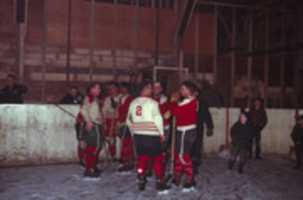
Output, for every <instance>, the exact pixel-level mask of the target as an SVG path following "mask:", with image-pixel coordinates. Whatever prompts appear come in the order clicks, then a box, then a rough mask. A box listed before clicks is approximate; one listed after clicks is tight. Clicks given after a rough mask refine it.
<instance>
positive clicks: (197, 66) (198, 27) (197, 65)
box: [194, 13, 200, 79]
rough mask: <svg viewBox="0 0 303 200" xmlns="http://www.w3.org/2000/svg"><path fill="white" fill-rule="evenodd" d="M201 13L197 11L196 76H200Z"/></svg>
mask: <svg viewBox="0 0 303 200" xmlns="http://www.w3.org/2000/svg"><path fill="white" fill-rule="evenodd" d="M199 23H200V14H199V13H196V17H195V65H194V67H195V68H194V69H195V70H194V71H195V78H196V79H197V78H198V74H199V65H200V24H199Z"/></svg>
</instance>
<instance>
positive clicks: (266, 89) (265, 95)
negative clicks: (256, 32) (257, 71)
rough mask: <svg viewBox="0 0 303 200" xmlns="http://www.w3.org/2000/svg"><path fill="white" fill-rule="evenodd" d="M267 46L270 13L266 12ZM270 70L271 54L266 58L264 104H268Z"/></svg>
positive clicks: (267, 44) (267, 41)
mask: <svg viewBox="0 0 303 200" xmlns="http://www.w3.org/2000/svg"><path fill="white" fill-rule="evenodd" d="M265 48H266V49H268V48H269V13H268V12H266V14H265ZM268 71H269V55H268V54H266V55H265V58H264V106H265V107H267V106H268Z"/></svg>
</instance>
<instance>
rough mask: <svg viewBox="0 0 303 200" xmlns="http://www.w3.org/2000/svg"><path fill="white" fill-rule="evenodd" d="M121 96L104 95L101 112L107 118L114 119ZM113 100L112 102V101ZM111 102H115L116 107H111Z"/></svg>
mask: <svg viewBox="0 0 303 200" xmlns="http://www.w3.org/2000/svg"><path fill="white" fill-rule="evenodd" d="M120 100H121V97H120V95H117V96H115V97H110V96H109V97H106V98H105V100H104V103H103V107H102V114H103V116H104V117H105V118H107V119H115V118H117V115H118V112H117V111H118V110H117V108H118V105H119V104H120ZM112 101H113V102H112ZM112 103H114V104H116V108H114V107H113V105H112Z"/></svg>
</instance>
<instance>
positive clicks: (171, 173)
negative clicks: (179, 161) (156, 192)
mask: <svg viewBox="0 0 303 200" xmlns="http://www.w3.org/2000/svg"><path fill="white" fill-rule="evenodd" d="M175 145H176V118H175V117H173V118H172V138H171V147H170V150H171V152H170V169H169V174H168V175H167V176H166V178H165V182H166V183H168V182H170V180H171V179H172V178H173V177H174V170H175V169H174V167H175Z"/></svg>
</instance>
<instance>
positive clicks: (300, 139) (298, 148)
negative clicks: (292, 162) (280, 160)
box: [291, 115, 303, 169]
mask: <svg viewBox="0 0 303 200" xmlns="http://www.w3.org/2000/svg"><path fill="white" fill-rule="evenodd" d="M291 139H292V140H293V142H294V144H295V152H296V166H295V167H294V168H295V169H300V168H301V163H302V155H303V115H301V116H299V117H298V119H297V123H296V125H295V126H294V128H293V130H292V133H291Z"/></svg>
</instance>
